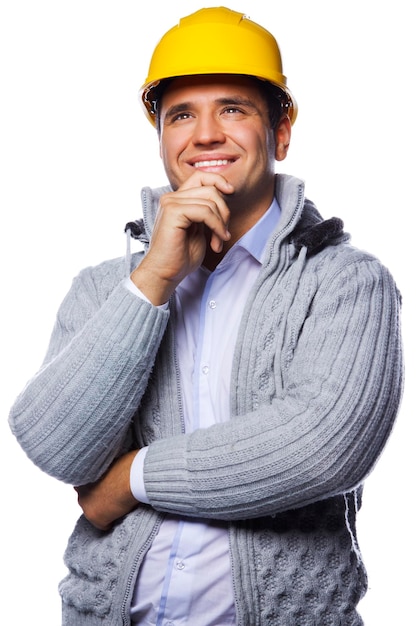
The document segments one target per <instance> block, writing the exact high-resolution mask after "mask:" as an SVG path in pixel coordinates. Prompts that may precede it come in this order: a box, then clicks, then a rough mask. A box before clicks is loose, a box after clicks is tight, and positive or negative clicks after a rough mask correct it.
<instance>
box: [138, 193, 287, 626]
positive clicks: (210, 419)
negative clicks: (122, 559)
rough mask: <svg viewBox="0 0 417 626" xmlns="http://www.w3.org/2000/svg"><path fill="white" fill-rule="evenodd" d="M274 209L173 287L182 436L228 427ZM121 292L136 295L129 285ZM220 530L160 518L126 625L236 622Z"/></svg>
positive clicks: (142, 491)
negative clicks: (249, 305) (246, 311)
mask: <svg viewBox="0 0 417 626" xmlns="http://www.w3.org/2000/svg"><path fill="white" fill-rule="evenodd" d="M279 217H280V209H279V206H278V204H277V202H276V200H274V201H273V203H272V205H271V207H270V208H269V209H268V211H267V212H266V213H265V214H264V215H263V216H262V218H261V219H260V220H259V221H258V222H257V224H255V226H253V227H252V229H251V230H250V231H248V232H247V233H246V234H245V235H244V236H243V237H242V238H241V239H240V240H239V241H238V242H237V243H236V244H235V245H234V246H233V247H232V248H231V250H229V252H228V253H227V254H226V255H225V257H224V258H223V260H222V261H221V262H220V263H219V265H218V266H217V268H216V269H215V270H214V271H213V272H209V271H208V270H207V269H205V268H204V267H200V268H199V269H198V270H196V271H195V272H193V273H192V274H190V275H189V276H187V278H186V279H184V280H183V281H182V283H181V284H180V285H179V286H178V287H177V290H176V294H175V297H176V305H177V309H178V316H177V325H176V328H175V331H176V342H177V344H176V349H177V358H178V363H179V364H180V379H181V389H182V394H183V397H182V401H183V406H184V420H185V422H184V425H185V431H186V432H192V431H193V430H194V429H197V428H208V427H210V426H211V425H212V424H215V423H217V422H223V421H226V420H228V419H229V416H230V408H229V398H230V377H231V369H232V360H233V353H234V347H235V342H236V337H237V332H238V328H239V323H240V318H241V315H242V312H243V308H244V306H245V303H246V300H247V297H248V294H249V291H250V289H251V286H252V285H253V283H254V281H255V280H256V277H257V276H258V273H259V270H260V267H261V263H262V259H263V255H264V252H265V247H266V243H267V241H268V239H269V236H270V234H271V233H272V231H273V230H274V229H275V228H276V225H277V223H278V220H279ZM128 288H129V289H131V290H132V291H133V292H136V293H137V294H138V295H139V296H142V297H143V295H142V294H140V292H139V290H137V289H136V287H135V286H134V285H133V283H132V282H131V281H129V284H128ZM146 451H147V449H146V448H143V449H142V450H141V451H140V452H139V453H138V454H137V456H136V458H135V461H134V463H133V465H132V470H131V488H132V493H133V495H134V496H135V497H136V498H137V499H138V500H139V501H141V502H145V503H148V498H147V496H146V488H145V484H144V481H143V463H144V460H145V457H146ZM227 527H228V525H227V523H226V522H218V521H210V520H202V519H193V518H188V519H180V518H176V517H175V516H172V515H170V516H167V517H166V519H165V520H164V521H163V523H162V525H161V528H160V530H159V533H158V535H157V536H156V537H155V539H154V541H153V543H152V546H151V548H150V549H149V551H148V553H147V555H146V557H145V560H144V562H143V564H142V566H141V569H140V571H139V575H138V578H137V581H136V585H135V591H134V595H133V601H132V606H131V618H132V622H133V623H135V624H140V625H141V626H151V625H152V626H154V625H155V624H156V625H157V626H183V625H186V624H188V625H189V624H192V625H193V626H234V625H235V624H236V615H235V608H234V593H233V585H232V573H231V563H230V557H229V540H228V531H227Z"/></svg>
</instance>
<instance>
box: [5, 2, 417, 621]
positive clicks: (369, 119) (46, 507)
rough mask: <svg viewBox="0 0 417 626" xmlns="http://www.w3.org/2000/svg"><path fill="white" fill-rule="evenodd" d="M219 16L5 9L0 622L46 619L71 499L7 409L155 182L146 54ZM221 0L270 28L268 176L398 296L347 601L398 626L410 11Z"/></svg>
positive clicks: (409, 602) (115, 9) (404, 612)
mask: <svg viewBox="0 0 417 626" xmlns="http://www.w3.org/2000/svg"><path fill="white" fill-rule="evenodd" d="M217 4H218V3H216V2H214V3H212V2H205V3H204V2H203V3H202V4H200V2H196V1H195V0H189V1H187V0H183V1H181V0H177V1H176V2H172V3H169V4H166V3H164V4H163V6H162V4H161V3H160V2H158V3H156V2H154V3H147V2H142V0H113V1H110V0H37V1H33V0H3V2H2V4H1V7H0V59H1V61H0V62H1V68H0V109H1V115H0V165H1V169H0V172H1V184H0V206H1V218H0V219H1V224H2V228H1V230H0V233H1V245H0V253H1V264H0V267H1V293H2V304H1V314H2V323H1V367H2V375H1V394H0V402H1V416H2V419H1V421H0V428H1V433H0V442H1V451H0V459H1V468H0V471H1V480H2V486H1V497H2V504H1V511H2V513H1V541H2V546H1V555H2V567H1V569H2V572H3V578H2V581H3V582H2V603H1V614H2V616H5V615H10V616H11V617H10V618H9V622H8V623H10V624H18V625H20V624H31V625H36V626H38V625H39V626H40V625H42V626H58V625H59V624H60V601H59V597H58V594H57V591H56V587H57V583H58V581H59V580H60V578H61V577H62V576H63V575H64V573H65V570H64V567H63V565H62V553H63V550H64V547H65V544H66V540H67V536H68V534H69V533H70V530H71V529H72V526H73V524H74V521H75V519H76V517H77V516H78V513H79V512H78V509H77V505H76V500H75V494H74V492H73V490H72V489H71V487H69V486H64V485H61V484H59V483H57V482H56V481H54V480H53V479H51V478H49V477H47V476H45V475H43V474H42V473H41V472H40V471H39V470H38V469H36V468H35V467H34V466H33V465H32V464H31V463H30V462H29V461H28V460H27V459H26V457H25V455H24V453H23V452H22V451H21V450H20V448H19V447H18V445H17V444H16V443H15V441H14V439H13V437H12V436H11V434H10V432H9V429H8V426H7V414H8V411H9V408H10V406H11V404H12V403H13V400H14V398H15V396H16V395H17V394H18V393H19V391H20V390H21V388H22V387H23V385H24V384H25V382H26V380H27V379H28V378H29V377H31V376H32V374H33V373H34V372H35V370H36V369H37V367H38V365H39V363H40V361H41V359H42V357H43V354H44V351H45V349H46V345H47V341H48V338H49V334H50V330H51V327H52V324H53V321H54V317H55V312H56V309H57V307H58V305H59V303H60V301H61V300H62V298H63V296H64V295H65V293H66V292H67V290H68V288H69V286H70V283H71V279H72V277H73V276H74V275H75V274H77V273H78V271H79V270H80V269H81V268H82V267H84V266H86V265H90V264H95V263H97V262H99V261H101V260H103V259H105V258H109V257H114V256H120V255H122V254H124V247H125V241H124V233H123V228H124V225H125V222H127V221H129V220H131V219H135V218H138V217H140V211H141V208H140V189H141V187H142V186H143V185H151V186H152V185H160V184H164V183H165V177H164V173H163V170H162V167H161V165H160V162H159V156H158V146H157V141H156V136H155V131H154V130H153V129H152V127H151V125H150V124H149V123H148V122H147V121H146V119H145V118H144V116H143V114H142V112H141V110H140V107H139V105H138V102H137V90H138V87H139V86H140V84H141V83H142V81H143V80H144V78H145V76H146V74H147V68H148V62H149V58H150V54H151V52H152V50H153V48H154V46H155V45H156V43H157V41H158V39H159V37H160V36H161V35H162V34H163V33H164V32H165V31H166V30H167V29H168V28H170V27H171V26H173V25H174V24H175V23H176V22H177V20H178V18H179V17H181V16H183V15H187V14H189V13H191V12H193V11H195V10H197V9H199V8H201V7H202V6H216V5H217ZM227 6H229V7H230V8H232V9H235V10H238V11H241V12H244V13H246V14H248V15H249V16H250V17H251V18H252V19H253V20H254V21H256V22H259V23H260V24H262V25H264V26H266V27H267V28H268V29H269V30H271V31H272V32H273V33H274V35H275V36H276V38H277V39H278V42H279V44H280V47H281V51H282V56H283V62H284V73H285V74H286V75H287V76H288V84H289V86H290V88H291V90H292V91H293V93H294V95H295V97H296V99H297V100H298V103H299V107H300V112H299V117H298V120H297V122H296V124H295V126H294V130H293V140H292V144H291V149H290V154H289V157H288V159H287V160H286V161H285V162H284V163H283V164H280V165H279V168H280V171H285V172H289V173H292V174H294V175H297V176H299V177H301V178H303V179H304V180H305V181H306V189H307V195H308V196H309V197H310V198H312V199H313V200H314V201H315V202H316V204H317V205H318V207H319V209H320V211H321V213H322V214H323V215H324V217H331V216H333V215H337V216H339V217H342V218H343V219H344V221H345V227H346V229H347V230H348V231H349V232H350V233H352V235H353V242H354V243H355V244H356V245H358V246H360V247H362V248H365V249H367V250H369V251H371V252H373V253H374V254H376V255H377V256H379V257H380V259H381V260H382V261H383V262H384V263H385V264H386V265H387V266H388V267H389V268H390V269H391V271H392V273H393V274H394V276H395V278H396V280H397V283H398V286H399V288H400V289H401V291H402V293H403V299H404V310H403V326H404V345H405V350H406V371H407V380H408V387H407V386H406V390H405V395H404V400H403V404H402V409H401V413H400V417H399V419H398V422H397V425H396V428H395V429H394V433H393V435H392V437H391V439H390V441H389V443H388V446H387V448H386V450H385V452H384V454H383V456H382V458H381V461H380V463H379V464H378V466H377V468H376V470H375V471H374V472H373V474H372V475H371V476H370V477H369V479H368V481H367V485H366V488H365V498H364V506H363V509H362V511H361V513H360V515H359V539H360V545H361V548H362V551H363V554H364V557H365V562H366V565H367V568H368V573H369V579H370V590H369V592H368V595H367V598H366V600H365V601H364V602H363V603H362V605H361V609H362V614H363V616H364V618H365V622H366V626H385V625H387V626H388V625H389V626H392V625H394V624H395V625H397V624H407V626H408V625H410V624H412V623H413V619H415V612H414V600H415V589H414V587H415V582H416V581H415V579H414V580H413V578H412V576H414V573H415V570H414V569H409V565H410V566H411V565H412V566H414V564H415V559H416V556H417V554H416V541H415V532H416V525H415V498H414V493H415V463H414V460H415V459H414V446H415V443H414V439H415V435H416V428H415V425H414V422H413V420H414V413H413V412H412V398H411V394H412V388H413V384H414V380H413V378H414V376H415V372H416V369H415V367H416V361H415V359H416V357H415V352H416V350H415V348H416V346H415V342H414V338H413V330H414V329H413V325H412V324H413V322H412V314H413V311H414V310H415V304H416V300H415V295H414V287H415V279H414V274H415V267H416V263H415V255H414V252H415V247H416V244H415V236H414V233H413V223H414V221H413V220H414V216H415V207H416V194H415V190H414V186H415V144H416V138H417V137H416V111H417V102H416V92H415V82H416V70H415V63H416V60H417V55H416V46H415V43H414V41H413V39H414V38H415V33H414V24H415V20H414V14H412V10H413V3H412V2H409V0H396V1H395V2H394V1H393V0H389V1H386V0H379V1H377V0H351V1H350V2H336V1H335V0H316V1H313V0H286V1H285V2H284V1H281V0H280V1H274V2H271V1H270V0H242V1H240V2H237V1H235V0H233V1H231V2H229V3H228V4H227ZM213 46H214V47H215V46H216V42H213ZM413 478H414V480H413ZM410 571H411V574H410ZM2 620H3V617H2ZM414 623H415V622H414Z"/></svg>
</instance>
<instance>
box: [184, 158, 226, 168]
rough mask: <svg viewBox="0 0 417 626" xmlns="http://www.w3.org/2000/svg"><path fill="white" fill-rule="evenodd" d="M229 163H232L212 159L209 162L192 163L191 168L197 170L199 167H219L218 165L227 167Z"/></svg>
mask: <svg viewBox="0 0 417 626" xmlns="http://www.w3.org/2000/svg"><path fill="white" fill-rule="evenodd" d="M229 163H233V160H230V159H212V160H210V161H197V162H196V163H193V167H196V168H197V169H198V168H199V167H219V166H220V165H228V164H229Z"/></svg>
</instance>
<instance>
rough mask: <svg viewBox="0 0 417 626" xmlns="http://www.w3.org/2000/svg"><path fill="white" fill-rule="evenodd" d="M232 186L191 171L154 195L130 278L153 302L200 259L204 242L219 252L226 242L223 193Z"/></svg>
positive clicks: (161, 299) (226, 212)
mask: <svg viewBox="0 0 417 626" xmlns="http://www.w3.org/2000/svg"><path fill="white" fill-rule="evenodd" d="M230 193H233V187H232V186H231V185H230V183H228V182H227V181H226V179H225V178H223V176H220V175H219V174H214V173H209V172H198V171H197V172H195V174H193V175H192V176H190V178H189V179H188V180H187V181H186V182H185V183H184V184H183V185H181V187H179V188H178V189H177V190H176V191H173V192H170V193H167V194H164V195H163V196H162V197H161V200H160V206H159V209H158V214H157V217H156V220H155V225H154V230H153V234H152V239H151V242H150V246H149V251H148V253H147V254H146V256H145V258H144V259H143V261H142V263H141V264H140V265H139V266H138V267H137V268H136V269H135V270H134V271H133V273H132V275H131V279H132V281H133V282H134V283H135V284H136V286H137V287H138V288H139V289H140V290H141V291H142V292H143V293H144V294H145V296H147V297H148V298H149V300H150V301H151V302H152V303H153V304H155V305H159V304H163V303H165V302H167V301H168V299H169V297H170V295H171V294H172V293H173V292H174V290H175V289H176V287H177V286H178V285H179V283H180V282H181V281H182V280H183V279H184V278H185V277H186V276H187V275H188V274H190V273H191V272H193V271H194V270H195V269H197V268H198V267H199V266H200V265H201V264H202V262H203V260H204V257H205V255H206V251H207V246H210V247H211V249H212V250H213V251H214V252H217V253H220V252H221V251H222V249H223V245H224V243H225V242H227V241H229V239H230V233H229V231H228V221H229V217H230V213H229V209H228V206H227V204H226V202H225V200H224V197H223V195H224V194H230Z"/></svg>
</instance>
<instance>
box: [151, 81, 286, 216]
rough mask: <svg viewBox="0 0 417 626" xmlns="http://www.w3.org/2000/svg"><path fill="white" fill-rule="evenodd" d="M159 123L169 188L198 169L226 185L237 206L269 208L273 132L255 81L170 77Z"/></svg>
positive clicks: (273, 148) (273, 142) (271, 187)
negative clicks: (223, 179)
mask: <svg viewBox="0 0 417 626" xmlns="http://www.w3.org/2000/svg"><path fill="white" fill-rule="evenodd" d="M160 122H161V124H160V153H161V157H162V160H163V163H164V167H165V171H166V173H167V176H168V179H169V181H170V183H171V185H172V187H173V188H174V189H177V188H178V187H180V186H181V184H183V183H184V182H185V181H186V180H187V179H188V178H189V177H190V176H191V174H193V173H194V172H195V171H196V168H199V169H200V170H203V171H207V172H214V173H217V174H220V175H222V176H223V177H224V178H225V179H226V180H227V181H228V182H230V183H231V184H232V185H233V187H234V189H235V193H234V194H233V196H234V198H235V199H236V200H237V202H238V203H241V202H242V201H243V202H244V203H245V205H246V207H248V205H250V204H253V203H254V202H255V203H256V204H257V205H258V206H259V203H260V202H262V203H263V204H265V203H267V205H268V206H269V204H270V202H271V200H272V195H273V189H274V172H275V170H274V168H275V158H276V135H277V131H273V130H272V129H271V128H270V124H269V117H268V109H267V104H266V101H265V99H264V97H263V95H262V93H261V91H260V90H259V88H258V86H257V84H256V82H255V81H252V80H251V79H249V78H246V77H235V76H223V75H220V76H191V77H184V78H178V79H175V80H174V81H173V82H172V83H171V84H170V85H169V86H168V88H167V89H166V91H165V92H164V94H163V98H162V103H161V109H160ZM266 208H267V207H266Z"/></svg>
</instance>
